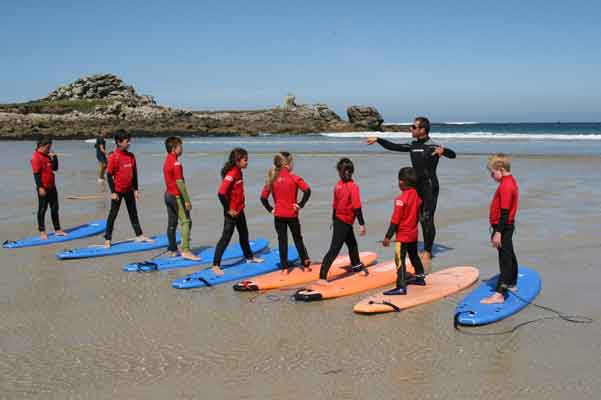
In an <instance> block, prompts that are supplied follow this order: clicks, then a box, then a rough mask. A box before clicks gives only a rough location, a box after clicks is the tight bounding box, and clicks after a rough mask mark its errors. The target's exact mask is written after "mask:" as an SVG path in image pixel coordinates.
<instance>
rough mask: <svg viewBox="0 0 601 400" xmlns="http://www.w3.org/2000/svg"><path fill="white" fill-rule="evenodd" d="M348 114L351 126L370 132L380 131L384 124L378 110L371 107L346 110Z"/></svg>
mask: <svg viewBox="0 0 601 400" xmlns="http://www.w3.org/2000/svg"><path fill="white" fill-rule="evenodd" d="M346 114H347V115H348V119H349V122H350V123H351V124H354V125H357V126H360V127H364V128H365V129H367V130H370V131H379V130H380V129H381V128H382V123H383V122H384V119H383V118H382V116H381V115H380V113H379V112H378V110H376V108H375V107H371V106H351V107H349V108H347V109H346Z"/></svg>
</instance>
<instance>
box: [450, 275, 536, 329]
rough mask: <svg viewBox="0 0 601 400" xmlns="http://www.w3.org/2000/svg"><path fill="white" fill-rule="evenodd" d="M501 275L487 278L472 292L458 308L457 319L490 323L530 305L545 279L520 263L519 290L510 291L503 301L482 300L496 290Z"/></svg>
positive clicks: (460, 321) (456, 311)
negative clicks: (483, 301) (491, 302)
mask: <svg viewBox="0 0 601 400" xmlns="http://www.w3.org/2000/svg"><path fill="white" fill-rule="evenodd" d="M498 280H499V275H496V276H494V277H492V278H491V279H488V280H486V281H483V282H482V283H481V284H480V286H478V287H477V288H476V289H475V290H474V291H473V292H471V293H470V294H468V295H467V296H466V297H465V298H464V299H463V300H462V301H461V302H460V303H459V305H458V306H457V308H456V309H455V321H456V322H457V323H458V324H460V325H469V326H476V325H486V324H490V323H493V322H497V321H500V320H502V319H504V318H507V317H509V316H511V315H513V314H515V313H517V312H519V311H520V310H522V309H523V308H524V307H526V306H527V305H528V304H530V302H532V301H533V300H534V299H535V298H536V296H538V294H539V292H540V290H541V279H540V276H539V274H538V272H536V271H535V270H533V269H530V268H526V267H519V269H518V284H517V291H516V292H515V294H514V293H513V292H512V291H507V297H506V299H505V302H504V303H503V304H481V303H480V300H482V299H484V298H485V297H488V296H490V295H492V294H493V293H494V292H495V288H496V285H497V281H498Z"/></svg>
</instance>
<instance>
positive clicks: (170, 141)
mask: <svg viewBox="0 0 601 400" xmlns="http://www.w3.org/2000/svg"><path fill="white" fill-rule="evenodd" d="M178 144H182V139H180V138H179V137H177V136H169V137H168V138H167V139H165V150H167V153H171V152H172V151H173V149H175V148H176V147H177V145H178Z"/></svg>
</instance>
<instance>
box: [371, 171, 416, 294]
mask: <svg viewBox="0 0 601 400" xmlns="http://www.w3.org/2000/svg"><path fill="white" fill-rule="evenodd" d="M398 179H399V189H401V191H402V192H403V193H401V194H400V195H398V196H397V197H396V199H394V211H393V213H392V218H391V220H390V226H389V228H388V232H386V235H385V237H384V240H383V241H382V245H383V246H384V247H388V246H389V245H390V239H391V238H392V236H393V235H394V234H396V240H397V243H396V249H395V253H394V262H395V264H396V268H397V279H396V287H395V288H394V289H391V290H388V291H386V292H384V294H385V295H387V296H392V295H404V294H407V284H409V285H420V286H425V285H426V280H425V275H424V267H423V265H422V261H421V259H420V257H419V254H418V253H417V237H418V232H417V224H418V222H419V210H420V207H421V205H422V199H421V197H419V195H418V194H417V191H416V190H415V187H416V185H417V177H416V175H415V170H414V169H413V168H410V167H405V168H401V169H400V171H399V177H398ZM407 255H408V256H409V259H410V260H411V265H413V268H414V271H415V275H413V276H411V277H410V278H409V279H406V276H405V275H406V266H405V259H406V257H407Z"/></svg>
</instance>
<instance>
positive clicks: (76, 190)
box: [0, 139, 601, 400]
mask: <svg viewBox="0 0 601 400" xmlns="http://www.w3.org/2000/svg"><path fill="white" fill-rule="evenodd" d="M245 140H246V139H245ZM245 140H242V139H241V140H240V141H239V142H238V141H236V140H230V141H224V142H219V143H217V144H216V145H209V144H207V143H203V142H202V141H199V142H198V143H196V144H193V145H190V146H188V147H186V151H187V153H186V154H185V155H184V159H183V161H184V168H185V174H186V177H187V180H188V183H189V192H190V193H191V196H192V197H193V206H194V209H193V211H192V218H193V229H192V235H193V236H192V238H193V243H194V244H195V245H203V246H204V245H214V244H215V243H216V241H217V239H218V235H219V233H220V231H221V227H222V225H221V224H222V216H221V209H220V204H219V202H218V201H217V199H216V196H215V191H216V188H217V185H218V183H219V177H218V170H219V168H220V167H221V164H222V162H223V160H224V158H225V152H226V151H227V149H229V148H231V147H233V146H235V145H244V146H247V147H249V148H250V149H252V151H251V159H250V166H249V168H248V170H247V171H246V174H245V181H246V191H247V201H248V206H247V218H248V222H249V226H250V232H251V236H258V235H261V236H264V237H266V238H268V239H270V240H271V242H272V245H275V232H274V229H273V220H272V218H271V217H270V216H269V215H267V213H266V212H265V211H264V209H263V208H262V206H261V205H260V203H259V201H258V195H259V191H260V188H261V186H262V182H263V177H264V172H265V170H266V169H267V167H268V166H269V163H270V159H271V156H272V154H273V151H275V150H277V149H279V148H280V145H279V144H277V143H276V144H269V145H259V144H257V145H253V144H252V140H251V142H245ZM3 146H4V148H5V156H4V157H3V158H2V159H0V166H1V168H2V171H3V175H2V176H0V221H1V223H2V229H1V234H2V237H1V239H2V240H5V239H9V238H10V239H14V238H18V237H22V236H24V235H28V234H31V233H32V232H34V229H35V227H34V218H35V216H34V215H33V212H34V206H35V203H36V201H35V199H34V197H33V195H34V190H33V179H32V177H31V175H30V172H29V170H28V164H27V161H26V160H28V157H29V155H30V153H31V151H32V148H33V145H32V143H31V142H20V143H16V142H7V143H3ZM285 146H286V147H285V149H286V150H289V151H292V152H294V153H295V154H296V171H297V172H298V173H299V174H300V175H302V176H303V177H304V178H305V179H306V180H307V181H308V182H309V183H310V184H311V186H312V189H313V196H312V198H311V200H310V201H309V203H308V206H307V208H306V209H305V210H303V213H302V215H301V218H302V224H303V234H304V236H305V241H306V243H307V246H308V248H309V253H310V256H311V257H312V258H313V259H314V260H319V259H321V258H322V257H323V255H324V253H325V251H326V250H327V247H328V245H329V240H330V234H331V233H330V231H329V229H328V227H329V218H330V215H331V211H330V204H331V189H332V186H333V184H334V183H335V182H336V173H335V171H334V164H335V161H336V160H337V159H338V157H339V156H338V155H336V154H334V152H333V149H334V148H335V146H333V145H331V144H330V143H325V144H324V145H323V146H322V145H302V143H301V144H294V143H286V145H285ZM311 146H313V147H311ZM455 147H456V148H457V149H458V150H460V148H458V146H455ZM7 149H8V150H9V151H6V150H7ZM134 150H135V151H136V155H137V157H138V161H139V164H140V165H141V168H140V180H141V189H142V192H143V194H142V196H143V197H142V200H141V201H140V202H139V212H140V216H141V221H142V227H143V229H144V231H145V233H148V234H154V233H159V232H163V231H164V230H165V224H166V215H165V209H164V205H163V202H162V192H163V184H162V177H161V173H160V171H161V170H160V167H161V164H162V161H163V147H162V146H161V144H160V143H159V142H158V141H151V140H148V141H141V142H140V143H137V144H136V146H135V149H134ZM56 151H57V152H59V153H62V154H63V156H62V157H61V171H60V172H59V175H58V179H57V180H58V185H59V193H60V195H61V198H62V201H61V219H62V223H63V225H64V226H65V227H68V226H73V225H75V224H78V223H83V222H85V221H89V220H92V219H99V218H105V217H106V214H107V212H108V200H107V199H100V200H86V201H83V200H66V199H64V197H65V196H67V195H88V194H96V193H102V192H103V191H105V190H106V188H104V187H103V186H99V185H97V183H96V177H95V168H96V164H95V159H94V156H93V151H92V148H91V145H89V144H85V143H82V142H61V143H59V144H57V146H56ZM347 154H348V155H350V156H351V158H352V159H353V160H355V162H356V170H357V174H356V180H357V181H358V183H359V184H360V186H361V189H362V197H363V202H364V213H365V216H366V220H367V230H368V235H367V236H366V237H364V238H361V239H360V241H359V244H360V248H361V249H362V250H375V251H377V252H378V253H379V254H380V255H381V256H380V259H389V258H392V250H390V249H384V248H382V247H381V246H379V245H378V243H377V241H378V240H380V239H381V238H382V236H383V234H384V232H385V230H386V228H387V224H388V219H389V216H390V212H391V209H392V199H393V198H394V196H395V194H396V193H397V189H396V184H395V176H396V172H397V170H398V167H399V166H400V165H403V166H406V165H410V163H409V159H408V157H406V156H403V155H399V154H394V153H386V152H383V151H378V150H374V148H369V151H363V147H352V146H350V147H349V149H348V152H347ZM485 160H486V158H485V157H484V156H482V155H461V156H460V157H459V158H458V159H457V160H453V161H451V160H443V161H442V162H441V165H440V167H439V175H440V180H441V186H442V188H441V194H440V201H439V207H438V211H437V229H438V236H437V242H439V243H441V244H444V245H446V246H449V247H451V248H452V250H451V251H448V252H446V253H444V254H441V255H440V256H439V257H437V258H435V259H434V269H435V270H436V269H441V268H444V267H445V266H454V265H474V266H476V267H478V268H480V270H481V277H483V278H487V277H489V276H492V275H494V274H495V273H497V272H498V267H497V257H496V252H495V251H494V250H493V249H491V248H490V245H489V243H488V226H487V212H488V209H487V208H488V204H489V201H490V198H491V196H492V193H493V192H494V190H495V187H496V184H495V183H494V182H493V181H492V180H491V179H490V177H489V176H488V174H487V172H486V170H485V167H484V166H485ZM600 169H601V160H600V159H599V158H598V157H592V156H585V157H578V156H565V157H556V156H540V155H539V156H528V155H523V156H520V157H518V158H516V159H515V160H514V174H515V175H516V177H517V179H518V182H519V183H520V186H521V209H520V212H519V221H520V222H519V225H518V227H517V236H516V240H515V243H516V250H517V255H518V259H519V261H520V263H521V264H523V265H527V266H530V267H532V268H535V269H537V270H538V271H539V272H540V274H541V276H542V279H543V290H542V292H541V294H540V296H539V297H538V299H537V301H538V302H539V303H541V304H545V305H548V306H551V307H554V308H557V309H559V310H562V311H563V312H565V313H567V314H580V315H586V316H589V317H591V318H593V319H595V322H594V323H593V324H590V325H573V324H568V323H566V322H565V321H561V320H546V321H541V322H538V323H535V324H531V325H528V326H525V327H523V328H521V329H519V330H518V331H517V332H515V333H514V334H511V335H504V336H488V337H477V336H469V335H464V334H461V333H458V332H456V331H455V330H454V329H453V311H454V308H455V303H456V302H457V301H458V300H459V299H460V298H461V297H462V296H463V293H462V294H459V295H456V296H453V297H451V298H447V299H445V300H443V301H440V302H437V303H433V304H429V305H425V306H422V307H418V308H414V309H411V310H408V311H406V312H403V313H399V314H387V315H381V316H372V317H366V316H360V315H355V314H353V312H352V306H353V305H354V304H355V303H356V302H357V301H359V300H360V299H361V298H363V297H365V296H366V295H368V294H370V293H365V294H362V295H359V296H352V297H347V298H342V299H338V300H332V301H327V302H319V303H302V304H295V303H294V302H293V301H291V300H290V298H289V295H290V294H291V293H292V292H290V291H279V292H274V293H272V295H270V296H266V295H260V296H258V297H257V296H255V295H252V294H245V293H236V292H234V291H233V290H232V288H231V285H223V286H219V287H215V288H210V289H198V290H190V291H182V290H176V289H172V288H171V287H170V281H171V280H172V279H174V278H176V277H179V276H182V275H184V274H186V273H189V272H191V271H192V270H194V268H189V269H185V270H174V271H168V272H167V271H166V272H161V273H152V274H135V273H124V272H122V271H121V268H122V266H123V264H125V263H126V262H131V261H135V260H141V259H146V258H148V257H150V256H152V255H155V254H158V252H152V253H140V254H137V255H136V254H131V255H124V256H116V257H109V258H99V259H93V260H81V261H73V262H60V261H58V260H56V259H55V257H54V254H55V252H56V251H58V250H62V249H63V248H64V247H69V246H77V247H79V246H83V245H85V244H89V243H101V242H102V238H101V237H100V236H97V237H94V238H91V239H84V240H80V241H76V242H71V243H67V244H63V245H57V246H47V247H39V248H31V249H26V250H14V251H8V250H2V251H0V265H2V277H3V278H2V279H1V280H0V313H1V314H0V315H1V316H2V318H1V319H0V321H1V322H0V398H7V399H8V398H10V399H12V398H33V399H47V398H50V399H65V398H112V399H121V398H123V399H164V398H182V399H192V398H199V399H200V398H202V399H207V398H208V399H213V398H224V399H265V398H286V399H296V398H306V397H310V398H313V399H330V398H336V399H347V398H348V399H357V398H369V399H391V398H404V399H446V398H462V399H501V398H504V399H506V398H511V399H545V400H549V399H565V398H570V399H571V400H575V399H596V398H598V395H599V392H600V391H601V377H600V376H601V374H600V373H599V362H600V361H601V360H600V359H601V356H600V354H601V335H600V333H601V331H600V328H599V322H598V321H600V320H601V294H600V291H599V288H598V282H600V281H601V271H600V269H599V262H598V260H597V257H598V256H599V250H600V241H599V233H598V230H599V226H600V223H601V217H600V215H599V198H601V186H600V185H599V184H598V183H599V173H598V171H599V170H600ZM48 223H50V221H49V218H48ZM131 234H132V232H131V228H130V227H129V223H128V220H127V214H126V212H125V211H123V210H122V211H121V214H120V217H119V219H118V221H117V225H116V231H115V235H114V237H115V239H116V240H118V239H120V238H128V237H130V236H131ZM235 238H236V236H235ZM543 316H552V314H549V313H547V312H545V311H542V310H540V309H537V308H534V307H528V308H526V309H525V310H524V311H523V312H521V313H520V314H518V315H516V316H514V317H512V318H509V319H507V320H505V321H502V322H500V323H497V324H495V325H492V326H489V327H484V328H478V332H495V331H503V330H506V329H509V328H511V327H513V326H515V325H517V324H519V323H521V322H524V321H528V320H531V319H534V318H538V317H543Z"/></svg>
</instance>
